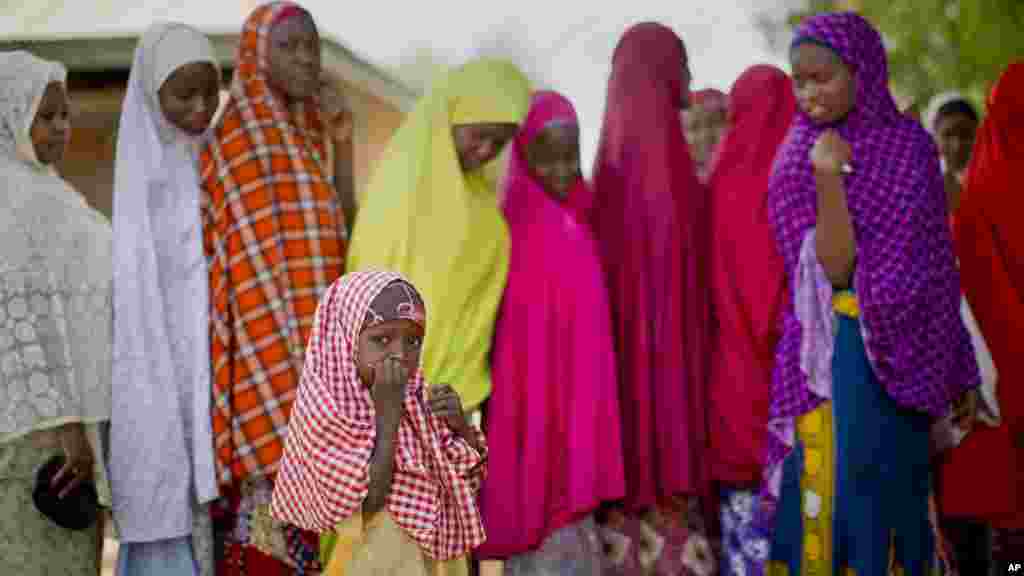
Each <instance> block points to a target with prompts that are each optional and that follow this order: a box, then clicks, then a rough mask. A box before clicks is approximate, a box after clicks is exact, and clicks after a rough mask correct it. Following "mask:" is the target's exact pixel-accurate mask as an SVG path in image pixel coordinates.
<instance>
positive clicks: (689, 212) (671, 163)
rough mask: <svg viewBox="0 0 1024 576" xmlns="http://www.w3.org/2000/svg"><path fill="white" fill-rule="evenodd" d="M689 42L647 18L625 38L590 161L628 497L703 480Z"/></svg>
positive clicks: (702, 246)
mask: <svg viewBox="0 0 1024 576" xmlns="http://www.w3.org/2000/svg"><path fill="white" fill-rule="evenodd" d="M685 64H686V50H685V48H684V46H683V42H682V40H680V39H679V37H678V36H676V34H675V33H674V32H673V31H672V30H671V29H669V28H667V27H665V26H662V25H661V24H656V23H643V24H638V25H635V26H633V27H632V28H630V29H629V30H628V31H626V33H625V34H624V35H623V37H622V39H621V40H620V41H619V45H618V46H617V47H616V49H615V54H614V57H613V62H612V73H611V77H610V79H609V81H608V94H607V103H606V108H605V116H604V125H603V127H602V129H601V139H600V144H599V147H598V153H597V158H596V160H595V162H594V204H593V208H592V213H593V224H594V232H595V236H596V239H597V242H598V249H599V251H600V254H601V257H602V259H603V264H604V270H605V275H606V277H607V279H608V292H609V300H610V303H611V308H612V331H613V333H614V337H615V345H616V351H617V353H618V357H619V358H618V359H619V382H620V387H621V393H620V399H621V405H622V413H623V418H622V421H623V448H624V451H625V458H626V486H627V497H626V504H627V505H628V506H631V507H633V508H644V507H647V506H650V505H652V504H655V503H656V502H657V501H658V500H659V499H662V498H666V497H669V496H673V495H676V494H695V493H697V492H698V491H700V489H701V487H702V482H703V474H702V471H701V467H702V466H704V464H703V462H704V460H703V448H704V445H705V439H704V410H705V406H704V386H705V385H706V382H705V375H706V371H707V359H708V356H709V354H708V336H707V325H708V317H709V312H708V292H707V284H708V282H707V271H706V268H705V263H706V262H707V238H706V233H707V232H706V224H705V223H706V222H707V220H708V218H707V214H706V211H707V210H706V206H705V197H704V196H705V192H704V188H703V187H702V186H701V185H700V184H699V183H698V182H697V179H696V177H695V176H694V173H693V162H692V161H691V160H690V153H689V151H688V150H687V146H686V139H685V137H684V136H683V127H682V125H681V123H680V122H679V111H680V109H681V108H682V104H683V102H684V101H685V98H686V87H685V86H684V84H683V69H684V65H685Z"/></svg>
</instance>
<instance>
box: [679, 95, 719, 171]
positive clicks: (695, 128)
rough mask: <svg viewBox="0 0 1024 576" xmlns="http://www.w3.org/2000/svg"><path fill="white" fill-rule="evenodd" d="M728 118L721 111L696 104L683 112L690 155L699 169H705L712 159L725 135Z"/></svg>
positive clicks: (684, 128)
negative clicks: (716, 147)
mask: <svg viewBox="0 0 1024 576" xmlns="http://www.w3.org/2000/svg"><path fill="white" fill-rule="evenodd" d="M727 122H728V118H727V117H726V112H725V111H724V110H721V109H714V110H709V109H707V108H705V107H704V106H701V105H698V104H694V105H692V106H690V108H689V109H687V110H686V111H685V112H683V130H684V131H685V132H686V142H687V143H688V144H689V145H690V154H691V155H692V156H693V161H694V163H695V164H696V165H697V166H698V167H703V166H704V165H705V164H707V162H708V161H709V160H710V159H711V154H712V152H713V151H714V149H715V146H717V145H718V142H719V141H720V140H721V139H722V135H723V134H724V133H725V128H726V124H727Z"/></svg>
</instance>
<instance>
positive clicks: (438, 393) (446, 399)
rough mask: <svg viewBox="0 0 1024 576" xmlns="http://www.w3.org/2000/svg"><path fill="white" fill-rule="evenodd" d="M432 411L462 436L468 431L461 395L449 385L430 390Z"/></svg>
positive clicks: (440, 385)
mask: <svg viewBox="0 0 1024 576" xmlns="http://www.w3.org/2000/svg"><path fill="white" fill-rule="evenodd" d="M430 411H431V412H433V413H434V415H435V416H437V417H439V418H442V419H444V421H445V422H446V423H447V424H448V426H449V427H450V428H451V429H452V430H455V431H456V432H459V433H460V434H462V435H465V434H464V433H465V432H467V431H468V429H469V422H467V421H466V415H465V413H463V411H462V400H461V399H460V398H459V394H458V393H457V392H456V391H455V390H454V389H453V388H452V387H451V386H448V385H447V384H438V385H437V386H433V387H431V389H430Z"/></svg>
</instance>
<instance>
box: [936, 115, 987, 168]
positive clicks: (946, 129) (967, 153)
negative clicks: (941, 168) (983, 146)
mask: <svg viewBox="0 0 1024 576" xmlns="http://www.w3.org/2000/svg"><path fill="white" fill-rule="evenodd" d="M977 130H978V121H977V120H975V119H974V118H971V117H970V116H968V115H967V114H962V113H953V114H944V115H942V116H940V117H939V118H938V120H936V121H935V140H936V142H937V144H938V146H939V152H940V153H941V154H942V158H943V160H945V161H946V167H947V168H949V169H950V170H952V171H953V172H960V171H961V170H963V169H964V168H966V167H967V163H968V162H970V160H971V149H972V148H973V147H974V135H975V133H976V132H977Z"/></svg>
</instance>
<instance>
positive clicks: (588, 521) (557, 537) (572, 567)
mask: <svg viewBox="0 0 1024 576" xmlns="http://www.w3.org/2000/svg"><path fill="white" fill-rule="evenodd" d="M607 567H608V560H607V558H606V557H605V555H604V543H603V542H602V540H601V537H600V533H599V531H598V527H597V524H596V523H595V522H594V518H593V517H587V518H585V519H584V520H582V521H580V522H577V523H576V524H571V525H569V526H566V527H565V528H562V529H560V530H557V531H555V532H554V533H553V534H551V535H550V536H548V538H547V540H545V541H544V545H543V546H541V548H540V549H539V550H536V551H534V552H530V553H526V554H520V555H518V556H514V557H512V558H509V559H507V560H505V566H504V572H503V574H504V576H558V575H561V574H575V575H577V576H601V575H602V574H604V573H605V570H606V569H607Z"/></svg>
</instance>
